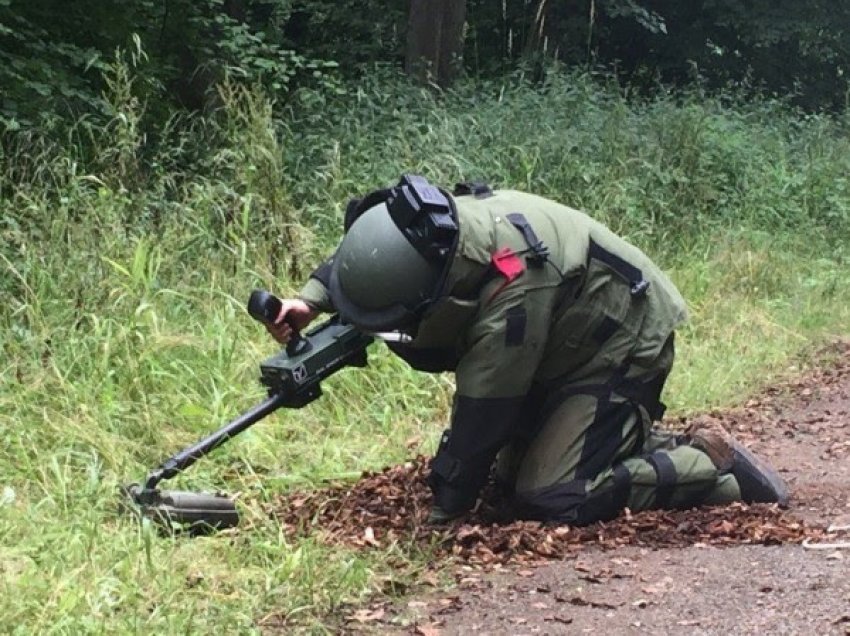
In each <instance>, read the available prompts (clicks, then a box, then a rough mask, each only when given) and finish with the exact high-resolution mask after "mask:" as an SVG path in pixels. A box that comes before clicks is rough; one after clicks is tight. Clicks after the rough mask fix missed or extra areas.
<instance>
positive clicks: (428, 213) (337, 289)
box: [330, 176, 457, 331]
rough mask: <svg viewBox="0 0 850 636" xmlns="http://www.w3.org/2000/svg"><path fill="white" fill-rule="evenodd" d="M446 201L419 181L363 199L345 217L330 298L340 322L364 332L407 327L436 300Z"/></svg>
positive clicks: (447, 228) (450, 234) (447, 222)
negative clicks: (345, 228) (344, 231)
mask: <svg viewBox="0 0 850 636" xmlns="http://www.w3.org/2000/svg"><path fill="white" fill-rule="evenodd" d="M450 201H451V200H450V199H449V197H448V196H447V195H445V194H444V193H442V192H441V191H440V190H439V189H437V188H435V187H434V186H432V185H430V184H429V183H428V182H427V181H426V180H425V179H423V178H422V177H415V176H405V177H402V180H401V182H400V183H399V185H398V186H396V187H395V188H392V189H390V190H381V191H378V192H376V193H373V194H371V195H369V196H367V197H366V198H365V199H364V200H363V201H362V203H360V204H359V205H356V207H355V208H354V209H353V210H350V211H349V212H348V213H347V216H348V217H349V218H347V219H346V225H347V226H348V229H347V232H346V233H345V236H344V237H343V239H342V243H340V246H339V248H338V249H337V252H336V254H335V255H334V257H333V263H332V266H331V273H330V295H331V300H332V302H333V305H334V307H335V308H336V309H337V311H339V313H340V315H341V316H342V318H343V319H344V320H347V321H348V322H350V323H352V324H353V325H355V326H357V327H359V328H361V329H364V330H367V331H387V330H394V329H405V328H409V327H411V326H412V325H414V324H415V323H416V322H417V321H418V320H419V319H420V318H421V316H422V314H423V312H424V311H425V310H426V309H427V307H428V306H429V305H430V304H431V303H433V302H434V300H436V298H437V297H438V295H439V291H440V286H441V283H442V279H443V276H444V273H445V270H446V269H447V267H448V263H449V260H450V259H449V257H450V254H451V252H452V249H453V247H454V240H455V237H456V235H457V223H456V216H455V214H454V211H453V209H452V207H451V202H450Z"/></svg>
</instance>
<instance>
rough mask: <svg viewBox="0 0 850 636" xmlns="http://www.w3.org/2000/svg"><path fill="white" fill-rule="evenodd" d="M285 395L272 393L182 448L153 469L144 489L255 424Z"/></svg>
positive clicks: (280, 404) (192, 462)
mask: <svg viewBox="0 0 850 636" xmlns="http://www.w3.org/2000/svg"><path fill="white" fill-rule="evenodd" d="M286 401H287V396H286V395H283V394H281V393H277V394H275V395H272V396H271V397H270V398H267V399H266V400H265V401H263V402H261V403H260V404H258V405H257V406H255V407H254V408H252V409H251V410H250V411H246V412H245V413H243V414H242V415H240V416H239V417H237V418H236V419H235V420H233V421H232V422H230V423H229V424H226V425H225V426H222V427H221V428H220V429H218V430H217V431H216V432H215V433H213V434H212V435H209V436H207V437H205V438H204V439H202V440H201V441H199V442H197V443H196V444H194V445H192V446H190V447H188V448H184V449H183V450H181V451H180V452H179V453H177V454H176V455H173V456H171V457H169V458H168V459H166V460H165V461H164V462H162V464H160V465H159V467H158V468H156V469H154V470H153V471H152V472H151V473H150V474H149V475H148V478H147V480H146V481H145V490H152V489H154V488H156V486H157V484H158V483H159V482H161V481H162V480H164V479H171V478H172V477H174V476H175V475H176V474H177V473H179V472H181V471H182V470H185V469H186V468H188V467H189V466H191V465H192V464H194V463H195V462H196V461H198V460H199V459H200V458H201V457H203V456H204V455H207V454H208V453H210V452H211V451H212V450H214V449H216V448H218V447H219V446H221V445H222V444H224V443H225V442H226V441H228V440H229V439H232V438H234V437H236V436H237V435H239V433H241V432H242V431H244V430H245V429H246V428H248V427H250V426H252V425H253V424H256V423H257V422H259V421H260V420H261V419H263V418H264V417H266V416H267V415H269V414H270V413H273V412H274V411H276V410H278V409H279V408H280V407H282V406H283V405H284V404H286Z"/></svg>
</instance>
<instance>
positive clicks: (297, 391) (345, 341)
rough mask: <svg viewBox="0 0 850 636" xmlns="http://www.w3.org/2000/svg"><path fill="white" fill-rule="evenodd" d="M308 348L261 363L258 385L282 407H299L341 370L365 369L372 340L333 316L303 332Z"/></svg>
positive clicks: (307, 402) (310, 399) (317, 393)
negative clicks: (351, 368)
mask: <svg viewBox="0 0 850 636" xmlns="http://www.w3.org/2000/svg"><path fill="white" fill-rule="evenodd" d="M306 338H307V341H308V342H309V343H310V347H309V348H308V349H307V350H305V351H304V352H303V353H300V354H298V355H294V356H293V355H290V354H288V353H287V352H286V351H285V350H283V351H281V352H280V353H278V354H276V355H274V356H272V357H270V358H268V359H266V360H264V361H263V362H262V363H261V364H260V382H261V383H262V384H263V385H265V386H266V387H268V390H269V395H279V396H282V397H283V401H282V404H281V406H283V407H287V408H301V407H302V406H306V405H307V404H309V403H310V402H312V401H313V400H315V399H316V398H318V397H319V396H320V395H321V394H322V389H321V382H322V380H324V379H325V378H327V377H328V376H330V375H333V374H334V373H336V372H337V371H339V370H340V369H341V368H343V367H348V366H351V367H365V366H366V347H368V346H369V344H371V343H372V341H373V340H374V338H373V337H372V336H370V335H368V334H364V333H363V332H362V331H358V330H357V329H355V328H354V327H353V326H351V325H347V324H343V323H342V322H340V320H339V317H337V316H334V317H333V318H331V319H330V320H328V321H326V322H325V323H323V324H321V325H319V326H318V327H316V328H315V329H312V330H310V331H308V332H307V333H306Z"/></svg>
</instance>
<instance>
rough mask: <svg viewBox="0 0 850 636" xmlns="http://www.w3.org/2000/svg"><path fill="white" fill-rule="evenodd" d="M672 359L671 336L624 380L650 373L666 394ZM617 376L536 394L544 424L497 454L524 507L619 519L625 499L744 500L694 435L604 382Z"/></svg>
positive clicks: (534, 405)
mask: <svg viewBox="0 0 850 636" xmlns="http://www.w3.org/2000/svg"><path fill="white" fill-rule="evenodd" d="M672 364H673V341H672V338H671V339H670V340H669V341H668V343H667V345H666V346H665V347H664V348H663V349H662V351H661V353H660V355H659V356H658V358H657V360H655V361H654V363H652V364H651V365H650V366H649V367H644V368H639V367H632V368H630V369H629V372H628V373H627V374H626V376H625V378H621V379H625V380H632V379H635V378H650V379H649V380H647V382H648V386H653V387H654V388H653V390H655V391H657V393H660V391H661V386H662V385H663V380H664V379H665V378H666V376H667V374H668V373H669V371H670V368H671V367H672ZM652 378H655V379H654V380H653V379H652ZM610 381H611V378H610V377H601V378H596V386H597V390H595V391H592V392H582V388H581V387H576V386H572V387H571V386H569V385H566V386H561V387H559V388H558V390H557V392H555V393H553V394H551V395H548V396H543V397H542V398H539V397H538V398H536V399H533V400H530V403H529V417H530V418H536V421H537V427H538V428H537V429H536V430H535V432H534V434H533V435H532V436H531V439H529V440H525V441H517V442H516V443H514V444H512V445H511V446H509V447H508V448H506V449H505V450H504V451H503V453H502V454H501V455H500V457H499V462H498V463H497V477H498V478H499V479H500V481H502V482H503V483H508V484H511V485H513V487H514V492H515V496H516V500H517V504H518V513H519V514H520V515H521V516H525V517H528V518H536V519H544V520H556V521H562V522H567V523H575V524H583V523H591V522H593V521H597V520H602V519H610V518H612V517H614V516H616V515H617V514H618V513H619V512H620V511H621V510H622V509H623V508H624V507H626V506H628V507H629V508H630V509H631V510H634V511H638V510H645V509H648V508H668V507H669V508H687V507H692V506H697V505H701V504H722V503H729V502H731V501H736V500H739V499H740V490H739V488H738V484H737V482H736V481H735V478H734V477H733V476H732V475H729V474H721V472H720V471H719V470H718V469H717V467H716V466H715V465H714V464H713V463H712V461H711V460H710V459H709V457H708V455H706V454H705V453H703V452H702V451H700V450H697V449H696V448H693V447H691V446H689V445H688V444H687V439H686V438H684V437H682V436H679V435H675V434H672V433H665V432H662V431H659V430H656V429H653V428H652V418H651V417H650V414H649V412H648V411H647V409H646V408H644V407H643V406H640V405H639V404H638V402H637V401H635V399H634V397H626V396H625V395H623V394H619V393H618V392H617V391H618V389H617V387H616V386H615V385H611V388H612V390H611V391H600V390H598V387H599V386H607V385H609V384H611V383H610ZM587 384H588V383H587V382H584V383H582V386H586V385H587ZM621 386H625V385H621ZM624 393H625V391H624ZM655 398H656V399H657V394H656V396H655Z"/></svg>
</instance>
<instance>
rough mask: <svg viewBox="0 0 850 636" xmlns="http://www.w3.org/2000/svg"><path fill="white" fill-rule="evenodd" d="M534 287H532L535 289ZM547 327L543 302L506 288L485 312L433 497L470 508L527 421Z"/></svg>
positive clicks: (462, 375)
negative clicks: (529, 396) (527, 403)
mask: <svg viewBox="0 0 850 636" xmlns="http://www.w3.org/2000/svg"><path fill="white" fill-rule="evenodd" d="M531 293H534V292H531ZM548 330H549V310H548V308H547V307H546V305H545V303H544V304H541V303H537V302H535V303H530V302H529V299H528V298H526V294H525V293H523V292H522V291H510V290H505V291H503V292H502V293H501V294H499V295H498V296H497V297H496V299H494V300H493V301H492V302H491V303H490V304H488V305H487V306H486V307H485V308H484V309H483V310H482V312H481V313H480V315H479V317H478V318H477V319H476V322H475V323H474V324H473V326H472V327H471V329H470V332H469V337H468V347H467V350H466V352H465V353H464V355H463V356H462V357H461V359H460V362H459V364H458V366H457V370H456V381H457V391H456V393H455V397H454V403H453V407H452V420H451V428H450V429H449V430H447V431H446V432H445V433H444V434H443V438H442V439H441V441H440V447H439V449H438V451H437V454H436V456H435V457H434V461H433V462H432V466H431V469H432V470H431V477H430V485H431V489H432V490H433V492H434V502H435V504H436V505H438V506H440V507H441V508H443V509H444V510H446V511H447V512H450V513H457V512H461V511H464V510H468V509H469V508H471V507H472V506H473V505H474V504H475V501H476V499H477V498H478V494H479V492H480V490H481V488H482V486H483V485H484V484H485V482H486V481H487V478H488V476H489V473H490V466H491V465H492V463H493V460H494V459H495V457H496V454H497V453H498V452H499V450H500V449H501V448H502V446H504V445H505V444H506V443H507V442H508V441H509V439H510V438H511V437H512V436H513V435H514V434H515V433H516V432H517V430H518V427H521V426H522V425H523V424H524V422H523V419H522V411H523V405H524V403H525V399H526V395H527V394H528V392H529V389H530V388H531V384H532V381H533V379H534V375H535V373H536V371H537V367H538V365H539V363H540V360H541V358H542V355H543V349H544V345H545V339H546V335H547V333H548Z"/></svg>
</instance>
